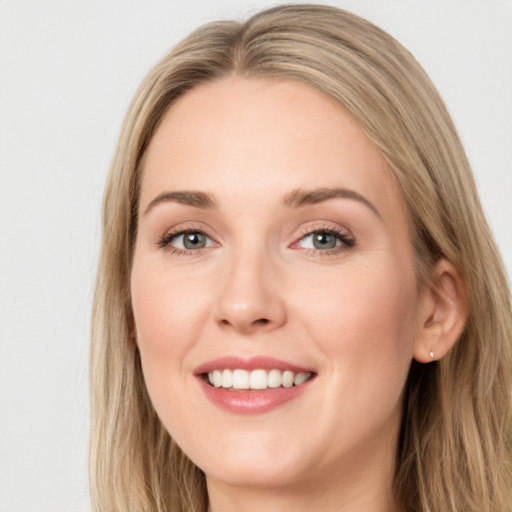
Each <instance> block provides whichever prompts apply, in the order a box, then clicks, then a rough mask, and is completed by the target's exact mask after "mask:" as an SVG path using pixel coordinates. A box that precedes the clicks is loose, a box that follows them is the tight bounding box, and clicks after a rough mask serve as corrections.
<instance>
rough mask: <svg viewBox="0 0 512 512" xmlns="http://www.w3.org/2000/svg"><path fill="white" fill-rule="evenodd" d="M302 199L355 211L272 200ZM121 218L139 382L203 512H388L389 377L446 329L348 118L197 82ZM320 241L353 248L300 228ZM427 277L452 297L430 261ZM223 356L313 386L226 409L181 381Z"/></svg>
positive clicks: (246, 83) (163, 129) (389, 184)
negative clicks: (127, 217)
mask: <svg viewBox="0 0 512 512" xmlns="http://www.w3.org/2000/svg"><path fill="white" fill-rule="evenodd" d="M313 188H322V189H324V188H343V189H345V190H350V191H352V192H355V193H357V194H360V195H361V196H362V197H363V198H364V199H365V200H366V201H367V202H368V203H369V204H370V205H371V206H369V205H368V204H365V202H364V201H363V200H360V199H354V198H346V197H345V198H343V197H335V198H331V199H327V200H324V201H321V202H319V203H317V204H304V205H302V206H297V205H289V204H285V202H284V200H285V199H286V198H287V197H289V195H290V193H292V192H293V191H296V190H298V189H301V190H310V189H313ZM176 191H199V192H204V193H207V194H210V195H211V197H212V198H213V199H214V201H215V202H216V207H214V208H203V207H198V206H194V205H190V204H182V203H181V202H179V201H176V200H160V201H157V202H156V203H155V202H154V200H155V198H157V197H158V196H161V194H163V193H167V192H176ZM152 202H153V203H152ZM150 205H151V206H150ZM148 207H149V209H148ZM138 223H139V224H138V235H137V240H136V245H135V253H134V261H133V267H132V275H131V292H132V305H133V313H134V319H135V325H136V331H137V342H138V346H139V350H140V354H141V359H142V366H143V371H144V376H145V381H146V385H147V388H148V391H149V394H150V396H151V400H152V402H153V405H154V407H155V409H156V411H157V413H158V415H159V417H160V418H161V420H162V422H163V424H164V425H165V427H166V428H167V430H168V431H169V433H170V434H171V436H172V437H173V438H174V439H175V440H176V441H177V442H178V444H179V445H180V446H181V448H182V449H183V451H184V452H185V453H186V454H187V455H188V456H189V457H190V458H191V459H192V461H193V462H195V463H196V464H197V465H198V466H199V467H200V468H201V469H202V470H203V471H204V472H205V474H206V477H207V485H208V493H209V499H210V510H211V511H213V512H218V511H224V512H229V511H232V510H233V511H235V510H236V511H239V510H244V511H252V510H254V511H256V510H258V511H261V510H268V511H280V512H283V511H288V510H290V511H291V510H293V511H294V512H297V511H299V512H300V511H306V510H307V511H311V510H322V511H326V512H327V511H334V510H336V511H351V512H356V511H360V512H363V511H364V512H391V511H400V510H401V508H400V505H399V504H398V503H396V502H395V501H394V500H393V498H392V495H391V485H392V475H393V470H394V454H395V449H396V439H397V435H398V429H399V424H400V418H401V401H402V396H403V389H404V384H405V381H406V377H407V372H408V369H409V366H410V363H411V360H412V359H413V357H416V358H417V359H418V360H420V361H425V362H426V361H429V360H430V357H429V356H428V354H429V351H430V350H432V349H433V348H435V349H436V350H438V351H439V353H440V354H441V355H442V353H444V352H445V351H446V350H448V349H449V345H450V343H452V342H453V340H452V338H453V336H452V337H451V338H450V337H449V339H448V338H446V339H444V338H442V336H441V335H442V334H443V333H445V331H446V329H444V330H443V328H442V327H439V326H440V325H441V322H440V321H439V320H446V318H447V308H444V309H443V308H439V307H438V304H439V303H440V301H439V299H438V298H439V297H440V296H441V295H442V294H439V293H434V292H432V290H427V291H425V290H422V289H420V287H419V286H418V283H417V279H416V274H415V269H414V259H413V252H412V248H411V242H410V236H409V225H408V218H407V214H406V211H405V208H404V205H403V203H402V200H401V198H400V195H399V193H398V191H397V190H396V187H395V186H394V182H393V180H392V178H391V176H390V173H389V170H388V168H387V165H386V163H385V161H384V159H383V158H382V156H381V154H380V153H379V151H378V150H377V149H376V148H375V146H374V145H373V144H372V143H371V142H370V140H369V139H368V138H367V137H366V136H365V134H364V133H363V131H362V130H361V129H360V127H359V126H358V125H357V124H356V123H355V122H354V121H353V120H352V118H351V117H350V116H349V115H348V114H347V113H346V112H345V111H344V110H343V109H342V108H341V107H340V106H339V105H337V104H335V103H334V102H333V101H331V100H330V99H328V98H327V97H325V96H324V95H323V94H321V93H320V92H318V91H316V90H314V89H312V88H310V87H309V86H307V85H304V84H301V83H298V82H293V81H282V80H281V81H272V80H263V79H243V78H240V77H230V78H227V79H223V80H220V81H217V82H213V83H210V84H206V85H202V86H199V87H197V88H195V89H193V90H192V91H190V92H188V93H187V94H186V95H185V96H183V97H182V98H180V99H179V100H178V101H177V102H176V103H175V104H174V105H173V106H172V107H171V108H170V110H169V111H168V112H167V113H166V115H165V116H164V118H163V120H162V122H161V124H160V126H159V128H158V129H157V131H156V133H155V135H154V136H153V139H152V141H151V144H150V146H149V149H148V152H147V159H146V162H145V168H144V173H143V179H142V186H141V194H140V214H139V220H138ZM183 230H192V231H196V232H201V233H205V234H206V235H207V237H208V238H206V239H205V240H207V244H206V246H205V247H204V248H202V249H183V238H182V237H180V236H179V233H180V231H181V232H182V231H183ZM326 230H335V231H339V232H340V233H341V234H342V235H343V236H344V237H349V239H350V240H351V241H352V243H353V245H352V246H349V245H350V244H348V245H347V244H346V243H345V242H344V241H343V240H338V239H336V240H337V242H336V247H335V248H334V249H329V250H326V249H323V248H318V247H315V246H314V245H312V237H311V233H313V232H317V233H321V232H325V231H326ZM169 233H171V234H174V235H173V236H174V238H172V237H171V236H170V235H169ZM166 235H167V239H166V242H167V243H166V244H164V243H163V242H161V240H162V239H163V238H165V237H166ZM437 282H439V283H441V285H440V286H441V287H444V289H445V291H446V292H447V294H448V295H450V297H451V298H452V299H453V298H454V297H457V294H458V291H457V286H456V284H457V281H456V279H454V278H453V272H452V269H451V267H449V265H447V264H446V263H443V265H442V266H441V267H440V268H439V271H438V279H437ZM445 295H446V294H445ZM443 315H444V316H443ZM452 320H453V318H452ZM454 322H455V321H452V325H451V328H452V330H453V325H454ZM457 325H458V324H457ZM440 333H441V334H440ZM450 333H451V331H450ZM443 340H444V342H443ZM436 343H437V345H436ZM443 343H444V344H443ZM226 355H236V356H243V357H246V356H253V355H259V356H260V355H263V356H269V357H274V358H277V359H281V360H285V361H288V362H290V363H293V364H296V365H299V366H302V367H307V368H310V369H313V370H314V372H315V374H316V375H315V378H314V379H313V380H312V381H311V382H309V383H308V387H307V389H306V390H305V391H304V392H303V393H302V394H300V396H298V397H297V398H295V399H293V400H290V401H288V402H286V403H284V404H282V405H280V406H279V407H276V408H274V409H272V410H270V411H267V412H265V413H262V414H256V415H243V414H234V413H232V412H229V411H226V410H223V409H221V408H219V407H218V406H217V405H215V404H213V403H212V402H211V401H210V400H209V399H207V398H206V396H205V394H204V392H203V390H202V389H201V386H200V385H199V383H198V379H197V377H196V376H194V370H195V369H196V368H197V367H198V366H199V365H201V364H203V363H205V362H207V361H209V360H212V359H215V358H218V357H222V356H226Z"/></svg>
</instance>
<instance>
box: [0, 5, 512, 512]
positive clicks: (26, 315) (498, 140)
mask: <svg viewBox="0 0 512 512" xmlns="http://www.w3.org/2000/svg"><path fill="white" fill-rule="evenodd" d="M324 3H330V4H333V5H337V6H339V7H343V8H347V9H349V10H352V11H354V12H355V13H358V14H360V15H363V16H365V17H367V18H368V19H370V20H371V21H374V22H375V23H377V24H378V25H380V26H381V27H383V28H384V29H386V30H388V31H389V32H390V33H391V34H392V35H394V36H395V37H396V38H397V39H399V40H400V41H401V42H402V43H404V44H405V46H407V47H408V48H409V49H410V50H411V51H412V52H413V53H414V54H415V55H416V57H417V58H418V60H419V61H420V62H421V63H422V64H423V66H424V67H425V68H426V70H427V71H428V72H429V73H430V75H431V77H432V78H433V80H434V82H435V83H436V84H437V86H438V88H439V89H440V91H441V93H442V95H443V97H444V98H445V101H446V102H447V104H448V107H449V109H450V111H451V113H452V114H453V117H454V119H455V122H456V125H457V126H458V128H459V130H460V133H461V135H462V138H463V140H464V142H465V145H466V148H467V150H468V153H469V157H470V160H471V162H472V164H473V166H474V170H475V174H476V178H477V181H478V184H479V187H480V191H481V195H482V199H483V202H484V205H485V209H486V211H487V213H488V216H489V219H490V222H491V225H492V227H493V229H494V231H495V233H496V237H497V239H498V243H499V245H500V247H501V249H502V252H503V254H504V257H505V260H506V263H507V267H508V269H509V272H510V271H511V269H512V198H511V193H512V30H511V27H512V0H339V1H330V2H324ZM273 4H275V2H267V1H249V0H245V1H244V0H216V1H210V2H208V1H207V0H187V1H183V2H181V1H180V2H177V1H175V0H87V1H83V0H74V1H73V0H48V1H44V0H0V342H1V347H0V348H1V352H0V512H72V511H77V512H84V511H87V510H89V501H88V485H87V434H88V395H87V378H88V373H87V372H88V369H87V365H88V335H89V316H90V305H91V296H92V283H93V280H94V274H95V264H96V258H97V253H98V245H99V235H98V233H99V208H100V200H101V195H102V188H103V182H104V179H105V175H106V171H107V167H108V164H109V160H110V157H111V154H112V151H113V148H114V144H115V141H116V137H117V135H118V132H119V127H120V124H121V120H122V117H123V115H124V112H125V110H126V108H127V105H128V102H129V100H130V98H131V96H132V95H133V93H134V92H135V89H136V87H137V85H138V83H139V82H140V80H141V79H142V77H143V76H144V74H145V73H146V71H147V70H148V69H149V67H150V66H151V65H152V64H153V63H154V62H155V61H156V60H157V59H158V58H159V57H160V56H161V55H162V54H163V53H164V52H165V51H166V50H167V49H168V48H169V47H170V46H172V45H173V44H174V43H176V42H177V41H178V40H180V39H181V38H182V37H184V36H185V35H186V34H187V33H188V32H190V31H191V30H192V29H193V28H195V27H196V26H198V25H199V24H201V23H203V22H206V21H210V20H213V19H219V18H233V17H235V18H243V17H246V16H247V15H249V14H251V13H253V12H255V11H257V10H259V9H260V8H262V7H266V6H269V5H273Z"/></svg>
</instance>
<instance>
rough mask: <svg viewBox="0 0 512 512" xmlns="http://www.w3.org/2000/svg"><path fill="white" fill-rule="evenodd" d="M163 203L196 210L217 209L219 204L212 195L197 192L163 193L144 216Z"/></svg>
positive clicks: (156, 198) (147, 209) (149, 205)
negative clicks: (190, 207) (182, 205)
mask: <svg viewBox="0 0 512 512" xmlns="http://www.w3.org/2000/svg"><path fill="white" fill-rule="evenodd" d="M162 203H180V204H185V205H187V206H195V207H196V208H204V209H212V208H216V207H217V203H216V202H215V199H214V198H213V196H212V195H211V194H206V193H204V192H196V191H189V190H183V191H176V192H162V193H161V194H159V195H157V196H156V197H155V198H154V199H153V200H152V201H151V202H150V203H149V204H148V207H147V208H146V210H145V212H144V215H146V214H147V213H148V212H149V211H151V210H152V209H153V208H154V207H155V206H157V205H159V204H162Z"/></svg>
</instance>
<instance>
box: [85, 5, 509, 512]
mask: <svg viewBox="0 0 512 512" xmlns="http://www.w3.org/2000/svg"><path fill="white" fill-rule="evenodd" d="M230 74H238V75H242V76H248V77H251V76H257V77H275V78H278V79H279V78H281V79H292V80H299V81H302V82H305V83H307V84H310V85H311V86H312V87H314V88H316V89H318V90H320V91H323V92H324V93H325V94H326V95H328V96H330V97H331V98H334V99H335V100H336V101H337V102H339V104H341V105H342V106H343V107H344V108H345V109H346V110H347V111H348V112H349V113H350V114H351V115H352V116H353V118H354V119H355V120H356V121H357V122H358V123H359V124H360V126H361V127H362V128H363V129H364V130H365V132H366V134H367V136H368V137H369V138H370V139H371V140H372V141H373V142H374V143H375V144H376V146H377V147H378V148H379V149H380V151H381V152H382V154H383V155H384V157H385V158H386V160H387V162H388V164H389V167H390V169H391V170H392V173H393V176H394V178H395V180H396V182H397V184H398V187H399V189H400V190H401V193H402V196H403V198H404V201H405V204H406V206H407V208H408V212H409V215H410V219H411V236H412V240H413V244H414V248H415V253H416V260H417V268H418V276H419V281H420V283H421V282H425V281H426V280H427V279H428V275H429V270H430V269H431V268H432V265H433V264H434V263H435V261H436V260H438V259H439V258H440V257H444V258H446V259H448V260H449V261H451V262H452V263H453V264H454V265H455V266H456V267H457V268H458V269H459V271H460V272H461V275H462V276H463V280H464V285H465V289H466V291H467V303H468V304H467V306H468V311H469V317H468V321H467V325H466V328H465V330H464V333H463V335H462V336H461V338H460V340H459V342H458V343H457V344H456V346H455V348H454V349H453V350H452V351H451V352H450V353H449V354H448V355H447V356H446V357H444V358H443V359H442V360H441V361H439V362H437V363H433V364H429V365H421V364H418V363H415V362H413V364H412V366H411V371H410V375H409V378H408V381H407V385H406V396H405V401H404V414H403V422H402V429H401V432H400V439H399V448H398V453H397V460H396V475H395V481H394V491H395V494H396V497H397V499H398V500H399V501H400V503H401V504H402V505H403V506H404V508H405V509H406V510H408V511H415V512H420V511H421V512H440V511H443V512H504V511H505V510H511V503H512V493H511V487H512V477H511V475H512V469H511V458H512V457H511V451H512V448H511V424H512V420H511V414H512V408H511V382H512V377H511V371H512V354H511V340H512V322H511V318H512V314H511V309H510V298H509V290H508V286H507V279H506V275H505V272H504V269H503V265H502V262H501V259H500V256H499V254H498V252H497V249H496V245H495V243H494V241H493V238H492V235H491V233H490V230H489V228H488V225H487V223H486V220H485V217H484V214H483V212H482V208H481V206H480V202H479V199H478V196H477V192H476V189H475V185H474V182H473V178H472V175H471V170H470V167H469V164H468V161H467V159H466V156H465V153H464V150H463V148H462V146H461V143H460V141H459V138H458V136H457V133H456V130H455V128H454V126H453V124H452V121H451V119H450V116H449V114H448V113H447V110H446V108H445V106H444V104H443V102H442V100H441V98H440V97H439V94H438V93H437V91H436V89H435V88H434V86H433V85H432V83H431V81H430V80H429V78H428V76H427V75H426V73H425V72H424V71H423V70H422V68H421V67H420V65H419V64H418V63H417V62H416V61H415V59H414V58H413V57H412V56H411V55H410V54H409V52H408V51H407V50H405V49H404V48H403V47H402V46H401V45H400V44H399V43H398V42H397V41H395V40H394V39H393V38H392V37H391V36H389V35H388V34H386V33H385V32H383V31H382V30H380V29H379V28H377V27H375V26H374V25H372V24H371V23H369V22H368V21H365V20H363V19H361V18H359V17H357V16H355V15H353V14H350V13H348V12H345V11H342V10H339V9H336V8H333V7H322V6H312V5H288V6H281V7H276V8H273V9H270V10H266V11H263V12H261V13H259V14H256V15H255V16H253V17H252V18H250V19H249V20H248V21H247V22H245V23H237V22H217V23H213V24H209V25H206V26H203V27H201V28H200V29H198V30H197V31H195V32H194V33H193V34H191V35H190V36H189V37H188V38H187V39H186V40H184V41H183V42H182V43H181V44H179V45H178V46H177V47H175V48H174V50H173V51H172V52H171V53H169V54H168V55H167V56H166V57H164V58H163V59H162V60H161V61H160V62H159V63H158V64H157V65H156V66H155V68H154V69H153V70H152V71H151V72H150V74H149V76H148V77H147V78H146V80H145V81H144V83H143V84H142V86H141V87H140V89H139V91H138V92H137V94H136V96H135V98H134V100H133V102H132V104H131V106H130V109H129V112H128V114H127V117H126V120H125V122H124V126H123V129H122V133H121V137H120V140H119V144H118V147H117V150H116V153H115V156H114V159H113V162H112V167H111V170H110V175H109V178H108V182H107V186H106V191H105V197H104V205H103V241H102V249H101V256H100V263H99V271H98V278H97V287H96V294H95V301H94V311H93V329H92V353H91V354H92V355H91V387H92V432H91V451H90V467H91V470H90V471H91V485H92V498H93V505H94V510H95V511H97V512H100V511H101V512H121V511H122V512H133V511H137V512H143V511H148V512H149V511H151V512H163V511H173V512H175V511H187V512H190V511H201V512H204V511H205V510H206V507H207V496H206V487H205V480H204V475H203V474H202V472H201V471H200V470H199V469H198V468H197V467H195V466H194V464H192V463H191V462H190V461H189V459H188V458H187V457H186V456H185V455H184V454H183V453H182V452H181V450H180V448H179V447H178V446H176V444H175V443H174V442H173V440H172V439H171V437H170V436H169V434H168V433H167V432H166V431H165V429H164V427H163V426H162V424H161V423H160V421H159V419H158V418H157V416H156V413H155V411H154V409H153V407H152V405H151V402H150V400H149V397H148V394H147V392H146V389H145V385H144V380H143V376H142V371H141V365H140V359H139V356H138V352H137V349H136V344H135V342H134V340H133V334H132V333H133V318H132V310H131V298H130V268H131V261H132V254H133V246H134V241H135V237H136V230H137V208H138V199H139V182H140V178H141V167H142V164H143V159H144V155H145V150H146V148H147V146H148V143H149V141H150V140H151V137H152V135H153V133H154V132H155V130H156V128H157V127H158V124H159V122H160V120H161V119H162V116H163V115H164V113H165V112H166V110H167V109H168V108H169V106H170V105H171V104H172V103H173V102H174V101H176V99H177V98H179V97H180V96H182V95H183V94H184V93H185V92H186V91H187V90H190V89H191V88H193V87H195V86H196V85H198V84H200V83H204V82H208V81H212V80H216V79H219V78H221V77H223V76H227V75H230Z"/></svg>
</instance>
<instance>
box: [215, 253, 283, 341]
mask: <svg viewBox="0 0 512 512" xmlns="http://www.w3.org/2000/svg"><path fill="white" fill-rule="evenodd" d="M215 320H216V321H217V322H218V323H219V324H220V325H221V327H223V328H228V327H231V328H233V329H235V330H236V331H238V332H240V333H243V334H250V333H253V332H260V331H271V330H274V329H276V328H278V327H281V326H282V325H283V324H284V323H285V322H286V307H285V301H284V294H283V287H282V279H281V276H280V273H279V271H278V269H277V268H276V265H275V264H273V262H272V261H271V258H270V257H269V256H268V255H266V254H265V253H264V252H263V251H254V253H253V254H252V255H251V254H249V252H248V251H245V252H244V253H242V254H239V255H238V256H234V257H233V258H232V259H231V261H230V262H229V264H228V268H227V269H226V273H225V277H224V278H223V282H222V285H221V287H220V290H219V297H218V301H217V305H216V310H215Z"/></svg>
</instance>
